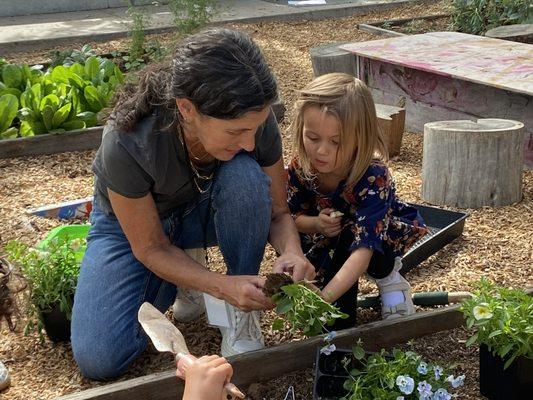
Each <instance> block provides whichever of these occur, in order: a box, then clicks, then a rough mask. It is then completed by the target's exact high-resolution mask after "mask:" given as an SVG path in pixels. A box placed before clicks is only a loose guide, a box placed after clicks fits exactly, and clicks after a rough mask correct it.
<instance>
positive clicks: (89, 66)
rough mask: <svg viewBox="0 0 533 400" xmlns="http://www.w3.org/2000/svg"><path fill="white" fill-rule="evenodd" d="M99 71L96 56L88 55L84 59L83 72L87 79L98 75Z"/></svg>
mask: <svg viewBox="0 0 533 400" xmlns="http://www.w3.org/2000/svg"><path fill="white" fill-rule="evenodd" d="M99 72H100V63H99V62H98V59H97V58H96V57H89V58H88V59H87V61H85V74H86V76H87V78H88V79H90V80H92V79H93V78H96V77H98V74H99Z"/></svg>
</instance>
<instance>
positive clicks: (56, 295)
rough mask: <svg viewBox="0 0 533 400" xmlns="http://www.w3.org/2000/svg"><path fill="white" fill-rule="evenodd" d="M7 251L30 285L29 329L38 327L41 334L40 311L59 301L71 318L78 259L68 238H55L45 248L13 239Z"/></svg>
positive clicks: (63, 310)
mask: <svg viewBox="0 0 533 400" xmlns="http://www.w3.org/2000/svg"><path fill="white" fill-rule="evenodd" d="M6 252H7V255H8V257H7V258H8V260H9V261H11V262H12V263H14V264H15V265H16V266H17V267H18V268H19V269H20V270H21V271H22V274H23V275H24V277H25V278H26V280H27V281H28V283H29V285H30V289H31V296H30V299H31V302H30V304H28V309H27V314H28V317H29V321H28V325H27V326H26V331H29V330H31V329H33V328H35V327H36V328H37V330H38V332H39V333H41V329H42V327H43V322H42V318H41V313H42V312H43V311H49V310H51V309H52V308H53V307H54V306H56V305H57V304H59V308H60V310H61V311H62V312H64V313H65V314H66V315H67V318H68V319H70V317H71V314H72V306H73V302H74V291H75V289H76V284H77V281H78V273H79V262H78V260H77V258H76V253H75V249H74V248H73V246H71V244H70V243H69V241H68V238H67V239H63V240H54V241H52V243H50V245H49V246H48V247H47V248H46V250H45V251H41V250H35V249H32V248H30V247H28V246H27V245H25V244H23V243H21V242H18V241H11V242H9V243H8V244H7V246H6Z"/></svg>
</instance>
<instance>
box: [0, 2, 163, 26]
mask: <svg viewBox="0 0 533 400" xmlns="http://www.w3.org/2000/svg"><path fill="white" fill-rule="evenodd" d="M153 2H154V0H133V4H134V5H145V4H152V3H153ZM159 3H164V1H159ZM126 6H127V2H126V1H125V0H0V16H1V17H12V16H16V15H31V14H49V13H57V12H68V11H86V10H98V9H103V8H114V7H126ZM0 24H1V22H0Z"/></svg>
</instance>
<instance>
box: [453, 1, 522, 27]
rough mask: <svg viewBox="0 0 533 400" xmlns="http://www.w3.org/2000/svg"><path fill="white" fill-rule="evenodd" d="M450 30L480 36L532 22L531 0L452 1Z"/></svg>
mask: <svg viewBox="0 0 533 400" xmlns="http://www.w3.org/2000/svg"><path fill="white" fill-rule="evenodd" d="M451 8H452V28H453V29H455V30H458V31H460V32H464V33H472V34H476V35H482V34H484V33H485V32H486V31H488V30H489V29H492V28H496V27H498V26H501V25H513V24H523V23H531V22H533V2H532V1H531V0H452V4H451Z"/></svg>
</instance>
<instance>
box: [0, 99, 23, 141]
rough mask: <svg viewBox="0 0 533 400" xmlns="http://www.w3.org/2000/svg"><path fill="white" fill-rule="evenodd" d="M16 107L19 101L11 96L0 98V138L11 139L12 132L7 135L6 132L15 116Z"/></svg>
mask: <svg viewBox="0 0 533 400" xmlns="http://www.w3.org/2000/svg"><path fill="white" fill-rule="evenodd" d="M18 107H19V101H18V99H17V98H16V97H15V96H13V95H12V94H4V95H3V96H1V97H0V135H2V138H10V137H12V134H13V130H10V132H8V133H6V131H7V130H8V128H9V127H10V126H11V123H12V122H13V119H14V118H15V117H16V116H17V110H18Z"/></svg>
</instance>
